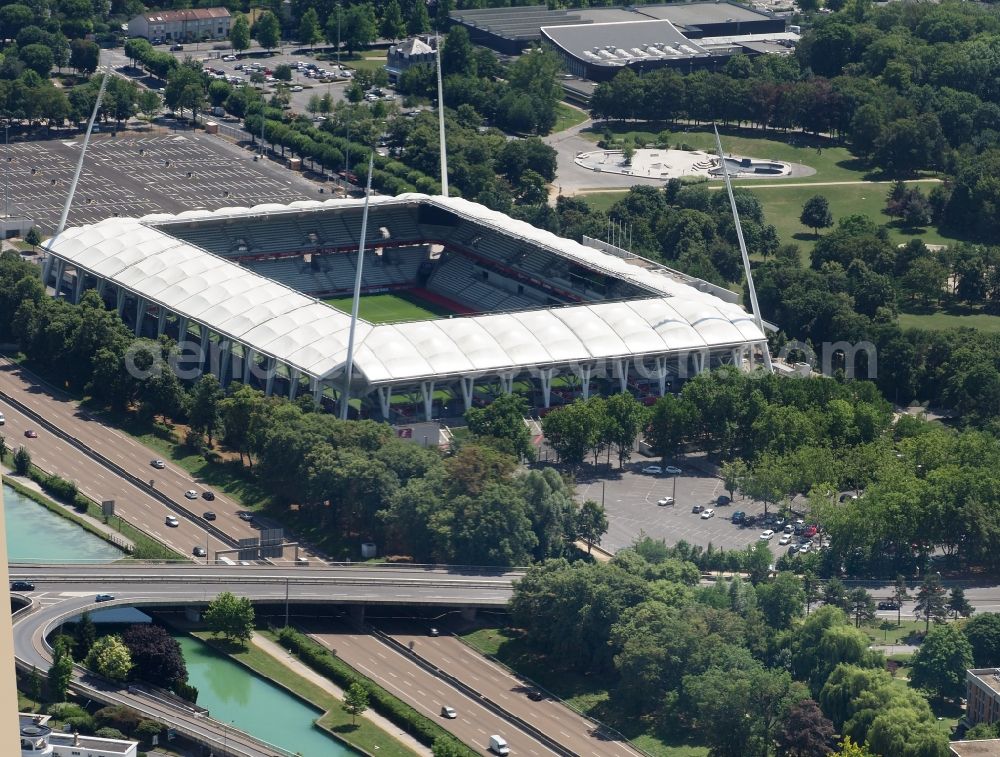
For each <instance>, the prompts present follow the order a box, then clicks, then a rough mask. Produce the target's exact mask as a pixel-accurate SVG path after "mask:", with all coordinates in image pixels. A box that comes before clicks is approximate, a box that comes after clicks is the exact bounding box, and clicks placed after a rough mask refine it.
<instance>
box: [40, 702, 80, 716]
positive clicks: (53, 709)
mask: <svg viewBox="0 0 1000 757" xmlns="http://www.w3.org/2000/svg"><path fill="white" fill-rule="evenodd" d="M48 714H49V715H51V716H52V717H53V718H55V719H56V720H65V719H66V718H74V717H80V716H81V715H86V714H87V711H86V710H85V709H83V708H82V707H81V706H80V705H78V704H74V703H73V702H56V703H55V704H50V705H49V706H48Z"/></svg>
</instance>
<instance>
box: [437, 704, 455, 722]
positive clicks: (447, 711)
mask: <svg viewBox="0 0 1000 757" xmlns="http://www.w3.org/2000/svg"><path fill="white" fill-rule="evenodd" d="M441 717H443V718H448V720H454V719H455V718H457V717H458V713H457V712H455V708H454V707H449V706H448V705H444V706H443V707H442V708H441Z"/></svg>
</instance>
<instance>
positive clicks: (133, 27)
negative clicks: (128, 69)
mask: <svg viewBox="0 0 1000 757" xmlns="http://www.w3.org/2000/svg"><path fill="white" fill-rule="evenodd" d="M231 21H232V17H231V16H230V14H229V11H228V10H227V9H226V8H189V9H186V10H175V11H149V12H147V13H140V14H139V15H138V16H135V17H134V18H132V19H131V20H130V21H129V22H128V34H129V36H130V37H145V38H146V39H148V40H157V41H161V42H194V41H198V40H203V39H227V38H228V37H229V24H230V22H231Z"/></svg>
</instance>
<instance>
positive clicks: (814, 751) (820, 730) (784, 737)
mask: <svg viewBox="0 0 1000 757" xmlns="http://www.w3.org/2000/svg"><path fill="white" fill-rule="evenodd" d="M833 734H834V730H833V723H831V722H830V721H829V720H828V719H827V718H826V716H825V715H823V711H822V710H820V708H819V705H818V704H817V703H816V701H815V700H814V699H803V700H802V701H801V702H798V703H797V704H794V705H792V706H791V707H790V708H789V709H788V712H787V713H786V714H785V718H784V720H783V721H782V724H781V730H780V731H778V754H779V755H781V756H782V757H817V756H818V755H824V754H830V753H831V752H832V751H833V749H832V748H831V747H830V745H831V744H832V743H833Z"/></svg>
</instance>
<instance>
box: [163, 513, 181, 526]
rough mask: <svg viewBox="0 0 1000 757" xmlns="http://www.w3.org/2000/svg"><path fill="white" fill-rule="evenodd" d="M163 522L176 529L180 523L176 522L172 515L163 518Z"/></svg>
mask: <svg viewBox="0 0 1000 757" xmlns="http://www.w3.org/2000/svg"><path fill="white" fill-rule="evenodd" d="M163 522H164V523H166V524H167V525H168V526H170V527H171V528H177V527H178V526H179V525H180V524H181V522H180V521H179V520H177V518H176V517H174V516H173V515H168V516H167V517H166V518H164V520H163Z"/></svg>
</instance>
